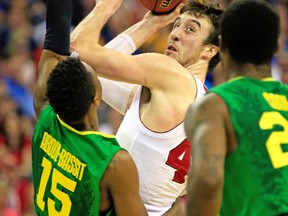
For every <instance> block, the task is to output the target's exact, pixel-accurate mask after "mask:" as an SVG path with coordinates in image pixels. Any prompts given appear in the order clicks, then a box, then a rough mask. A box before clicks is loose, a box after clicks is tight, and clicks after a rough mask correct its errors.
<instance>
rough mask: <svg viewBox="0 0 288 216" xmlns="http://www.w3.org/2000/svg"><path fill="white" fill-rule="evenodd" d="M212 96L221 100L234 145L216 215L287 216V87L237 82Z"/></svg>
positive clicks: (267, 82)
mask: <svg viewBox="0 0 288 216" xmlns="http://www.w3.org/2000/svg"><path fill="white" fill-rule="evenodd" d="M210 92H214V93H216V94H218V95H219V96H220V97H221V98H222V99H223V100H224V101H225V103H226V105H227V107H228V110H229V113H230V116H231V119H232V122H233V127H234V131H235V134H236V137H237V141H238V147H237V149H236V150H235V151H233V152H232V153H230V154H229V155H227V158H226V161H225V179H224V188H223V201H222V207H221V211H220V215H221V216H226V215H228V216H237V215H239V216H240V215H242V216H254V215H255V216H260V215H261V216H266V215H267V216H272V215H280V214H283V213H288V86H287V85H284V84H282V83H280V82H277V81H275V80H273V79H272V78H267V79H263V80H256V79H250V78H244V77H239V78H236V79H233V80H231V81H229V82H227V83H225V84H223V85H221V86H217V87H215V88H214V89H211V91H210ZM215 115H216V113H215Z"/></svg>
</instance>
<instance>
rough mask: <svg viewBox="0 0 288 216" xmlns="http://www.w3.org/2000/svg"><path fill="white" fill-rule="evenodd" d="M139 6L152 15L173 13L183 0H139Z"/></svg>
mask: <svg viewBox="0 0 288 216" xmlns="http://www.w3.org/2000/svg"><path fill="white" fill-rule="evenodd" d="M139 1H140V2H141V4H142V5H143V6H144V7H145V8H147V9H148V10H150V11H152V13H154V14H165V13H170V12H171V11H173V10H174V9H175V8H176V7H177V6H178V5H179V4H180V3H181V2H184V0H139Z"/></svg>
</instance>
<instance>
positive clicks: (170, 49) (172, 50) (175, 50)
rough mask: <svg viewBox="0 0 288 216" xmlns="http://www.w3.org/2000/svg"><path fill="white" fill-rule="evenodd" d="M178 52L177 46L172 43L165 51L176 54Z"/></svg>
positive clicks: (167, 53) (168, 53)
mask: <svg viewBox="0 0 288 216" xmlns="http://www.w3.org/2000/svg"><path fill="white" fill-rule="evenodd" d="M176 52H177V48H176V47H175V46H174V45H172V44H169V45H168V46H167V49H166V51H165V53H166V55H171V54H175V53H176Z"/></svg>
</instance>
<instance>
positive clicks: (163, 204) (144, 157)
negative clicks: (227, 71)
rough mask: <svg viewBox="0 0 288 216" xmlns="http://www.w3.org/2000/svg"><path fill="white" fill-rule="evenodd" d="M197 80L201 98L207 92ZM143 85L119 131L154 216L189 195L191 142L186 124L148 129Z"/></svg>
mask: <svg viewBox="0 0 288 216" xmlns="http://www.w3.org/2000/svg"><path fill="white" fill-rule="evenodd" d="M195 79H196V80H197V81H196V83H197V97H199V96H201V95H203V94H204V93H205V92H206V91H205V88H204V86H203V84H202V82H201V81H200V80H198V79H197V78H195ZM141 90H142V87H140V88H138V90H137V92H136V94H135V96H134V98H133V101H132V103H131V106H130V108H129V109H128V111H127V112H126V114H125V116H124V119H123V121H122V123H121V125H120V128H119V130H118V132H117V134H116V138H117V140H118V142H119V144H120V145H121V146H122V147H124V148H125V149H127V150H128V152H129V153H130V154H131V156H132V157H133V159H134V161H135V163H136V166H137V169H138V173H139V178H140V195H141V197H142V199H143V201H144V204H145V206H146V208H147V211H148V214H149V215H150V216H156V215H157V216H160V215H163V214H164V213H165V212H166V211H168V210H169V209H170V208H171V206H172V204H173V203H174V202H175V200H176V199H177V197H179V196H180V195H182V194H185V188H186V176H187V172H188V169H189V165H190V143H189V142H188V141H187V140H186V135H185V132H184V125H183V124H184V123H183V122H182V123H181V124H180V125H178V126H176V127H175V128H173V129H172V130H170V131H167V132H163V133H157V132H154V131H151V130H149V129H148V128H146V127H145V126H144V125H143V123H142V122H141V120H140V118H139V116H140V115H139V104H140V95H141Z"/></svg>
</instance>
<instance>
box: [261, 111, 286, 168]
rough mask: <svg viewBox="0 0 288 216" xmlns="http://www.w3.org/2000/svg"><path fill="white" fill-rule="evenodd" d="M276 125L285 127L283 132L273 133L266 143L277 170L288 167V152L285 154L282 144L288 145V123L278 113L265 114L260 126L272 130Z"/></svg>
mask: <svg viewBox="0 0 288 216" xmlns="http://www.w3.org/2000/svg"><path fill="white" fill-rule="evenodd" d="M274 125H280V126H282V127H283V131H273V132H272V133H271V134H270V136H269V137H268V139H267V141H266V148H267V151H268V154H269V156H270V160H271V162H272V165H273V167H274V168H275V169H278V168H281V167H284V166H288V152H283V150H282V148H281V144H288V121H287V119H285V118H284V116H282V115H281V114H280V113H278V112H265V113H263V115H262V116H261V119H260V121H259V126H260V128H261V129H263V130H272V129H273V126H274Z"/></svg>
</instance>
